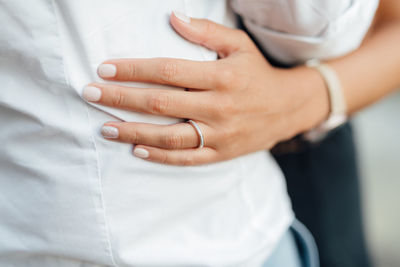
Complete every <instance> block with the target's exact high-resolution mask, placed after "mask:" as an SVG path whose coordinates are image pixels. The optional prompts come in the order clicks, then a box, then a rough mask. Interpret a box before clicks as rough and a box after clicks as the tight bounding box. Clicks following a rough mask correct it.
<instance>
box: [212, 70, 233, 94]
mask: <svg viewBox="0 0 400 267" xmlns="http://www.w3.org/2000/svg"><path fill="white" fill-rule="evenodd" d="M235 76H236V75H235V71H234V70H233V69H232V68H231V67H230V66H225V67H224V68H222V69H221V70H220V71H219V72H218V74H217V77H216V78H215V80H216V82H217V87H218V88H220V89H225V88H229V87H231V86H233V85H234V83H235Z"/></svg>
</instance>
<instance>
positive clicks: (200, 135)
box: [187, 120, 204, 148]
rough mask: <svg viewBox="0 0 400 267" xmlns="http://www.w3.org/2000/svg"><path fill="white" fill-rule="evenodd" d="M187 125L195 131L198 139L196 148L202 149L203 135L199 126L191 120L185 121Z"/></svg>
mask: <svg viewBox="0 0 400 267" xmlns="http://www.w3.org/2000/svg"><path fill="white" fill-rule="evenodd" d="M187 123H189V124H191V125H192V126H193V128H194V129H195V131H196V133H197V135H198V137H199V141H200V142H199V146H198V147H197V148H203V147H204V135H203V132H202V131H201V129H200V127H199V125H198V124H197V123H196V122H195V121H193V120H187Z"/></svg>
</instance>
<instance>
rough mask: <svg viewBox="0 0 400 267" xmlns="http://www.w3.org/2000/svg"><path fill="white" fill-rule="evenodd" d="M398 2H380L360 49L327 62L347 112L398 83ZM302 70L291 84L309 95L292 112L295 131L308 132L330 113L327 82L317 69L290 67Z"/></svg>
mask: <svg viewBox="0 0 400 267" xmlns="http://www.w3.org/2000/svg"><path fill="white" fill-rule="evenodd" d="M399 11H400V3H399V2H397V1H382V4H381V7H380V9H379V11H378V14H377V23H376V25H375V26H374V28H373V29H372V30H371V33H370V35H369V36H368V38H366V40H365V41H364V43H363V44H362V45H361V47H360V48H359V49H357V50H356V51H354V52H352V53H350V54H348V55H346V56H343V57H340V58H337V59H333V60H329V61H326V62H325V63H326V64H328V65H329V66H330V67H331V68H333V70H334V71H335V72H336V73H337V76H338V78H339V80H340V82H341V84H342V88H343V93H344V96H345V100H346V104H347V113H348V115H352V114H353V113H354V112H357V111H359V110H360V109H362V108H364V107H366V106H368V105H370V104H371V103H373V102H375V101H377V100H379V99H380V98H382V97H383V96H385V95H387V94H389V93H390V92H391V91H393V90H394V89H395V88H396V87H398V86H399V85H400V52H399V50H400V49H399V44H400V12H399ZM292 71H293V73H294V74H295V73H296V72H297V73H299V72H302V73H303V74H302V75H303V76H302V78H301V81H300V82H299V79H293V80H292V82H293V85H295V86H299V85H300V86H302V88H303V89H302V90H300V92H301V91H303V93H304V92H306V93H307V94H309V95H310V97H309V99H308V101H307V102H305V103H304V105H302V107H301V108H299V109H298V114H293V116H292V118H293V122H295V125H297V126H298V127H297V133H299V132H303V131H307V130H309V129H311V128H313V127H315V126H316V125H318V124H319V123H321V122H322V121H323V120H324V119H326V117H327V115H328V113H329V101H328V94H327V89H326V85H325V84H324V82H323V79H322V77H321V76H320V75H318V72H317V71H316V70H313V69H309V68H307V67H304V66H300V67H297V68H295V69H292Z"/></svg>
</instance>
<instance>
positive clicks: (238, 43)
mask: <svg viewBox="0 0 400 267" xmlns="http://www.w3.org/2000/svg"><path fill="white" fill-rule="evenodd" d="M170 22H171V25H172V26H173V27H174V29H175V30H176V31H177V32H178V33H179V34H180V35H181V36H182V37H183V38H185V39H187V40H189V41H190V42H192V43H195V44H199V45H202V46H204V47H206V48H208V49H210V50H213V51H216V52H218V54H219V55H220V56H221V57H226V56H229V55H230V54H232V53H233V52H235V51H237V50H239V49H244V48H247V47H248V46H249V44H251V42H248V40H249V38H248V37H247V34H245V33H244V32H243V31H241V30H236V29H232V28H228V27H225V26H223V25H221V24H218V23H215V22H212V21H210V20H207V19H194V18H189V17H187V16H185V15H183V14H182V13H178V12H173V13H172V14H171V17H170Z"/></svg>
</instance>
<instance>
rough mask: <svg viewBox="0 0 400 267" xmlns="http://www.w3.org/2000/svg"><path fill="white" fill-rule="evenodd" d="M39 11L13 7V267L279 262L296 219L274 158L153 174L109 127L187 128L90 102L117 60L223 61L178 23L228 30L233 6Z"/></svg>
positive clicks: (8, 259)
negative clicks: (279, 246)
mask: <svg viewBox="0 0 400 267" xmlns="http://www.w3.org/2000/svg"><path fill="white" fill-rule="evenodd" d="M35 4H36V5H35V6H29V5H27V4H26V1H22V0H15V1H7V2H5V3H3V2H0V23H1V24H2V25H8V27H2V28H1V29H0V33H1V34H0V53H1V61H0V68H1V72H0V81H1V83H2V93H1V94H0V124H1V125H7V127H5V128H4V130H2V131H0V140H1V141H2V143H3V144H4V145H3V147H2V149H1V151H0V169H1V174H0V199H1V200H0V214H2V216H1V219H0V236H2V237H7V238H2V240H0V265H4V266H7V264H8V265H17V266H82V265H84V266H97V265H113V264H116V265H118V266H146V265H151V266H158V265H159V266H166V265H184V266H188V265H190V266H195V265H202V266H204V265H206V266H207V265H208V266H215V265H218V266H220V265H239V264H242V265H243V264H244V265H245V266H249V265H246V262H251V260H252V259H253V258H254V257H256V255H257V256H259V255H260V253H261V254H262V255H263V256H267V255H268V254H269V253H270V252H271V251H272V250H273V248H274V246H275V244H276V243H277V242H278V240H279V238H280V237H281V236H282V234H283V233H284V232H285V231H286V229H287V228H288V226H289V224H290V223H291V221H292V218H293V214H292V212H291V208H290V201H289V199H288V197H287V194H286V188H285V183H284V179H283V176H282V174H281V172H280V170H279V168H278V167H277V165H276V163H275V162H274V161H273V159H272V158H271V156H270V155H269V153H268V152H266V151H262V152H257V153H253V154H250V155H247V156H244V157H240V158H237V159H234V160H230V161H226V162H222V163H217V164H210V165H207V166H200V167H174V166H166V165H160V164H155V163H149V162H145V161H142V160H140V159H137V158H135V157H133V156H132V154H131V151H132V147H131V145H128V144H122V143H115V142H109V141H107V140H104V139H103V138H102V137H101V136H100V135H99V128H100V126H101V125H102V124H103V123H104V122H106V121H108V120H116V119H119V120H128V121H145V122H153V123H174V122H176V121H177V120H175V119H171V118H161V117H154V116H145V115H143V114H138V113H133V112H126V111H118V110H115V109H110V108H104V107H100V106H95V105H89V104H87V103H86V102H85V101H84V100H82V98H81V97H80V94H81V89H82V88H83V87H84V86H85V85H86V84H87V83H89V82H93V81H100V80H99V78H98V77H97V76H96V67H97V66H98V64H99V63H101V62H102V61H103V60H106V59H109V58H124V57H179V58H187V59H193V60H215V59H216V55H215V53H213V52H210V51H207V50H205V49H204V48H201V47H198V46H195V45H193V44H190V43H188V42H187V41H185V40H183V39H181V38H180V37H179V36H177V34H176V33H175V32H174V31H173V30H172V29H171V27H170V25H169V23H168V16H169V14H170V12H171V10H174V9H177V10H181V11H183V12H185V13H187V14H189V15H192V16H196V17H208V18H210V19H212V20H214V21H217V22H220V23H222V22H223V20H224V19H225V18H227V16H226V15H227V13H226V10H225V6H226V5H225V1H215V0H208V1H195V0H193V1H178V0H176V1H173V0H168V1H167V0H164V1H139V0H136V1H135V0H129V1H128V0H125V1H124V0H120V1H106V0H96V1H95V0H87V1H68V0H60V1H51V0H41V1H38V2H36V3H35ZM140 86H144V87H145V86H148V85H145V84H141V85H140ZM165 89H166V90H168V89H169V88H168V87H165ZM2 128H3V127H2ZM5 241H6V242H5Z"/></svg>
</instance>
